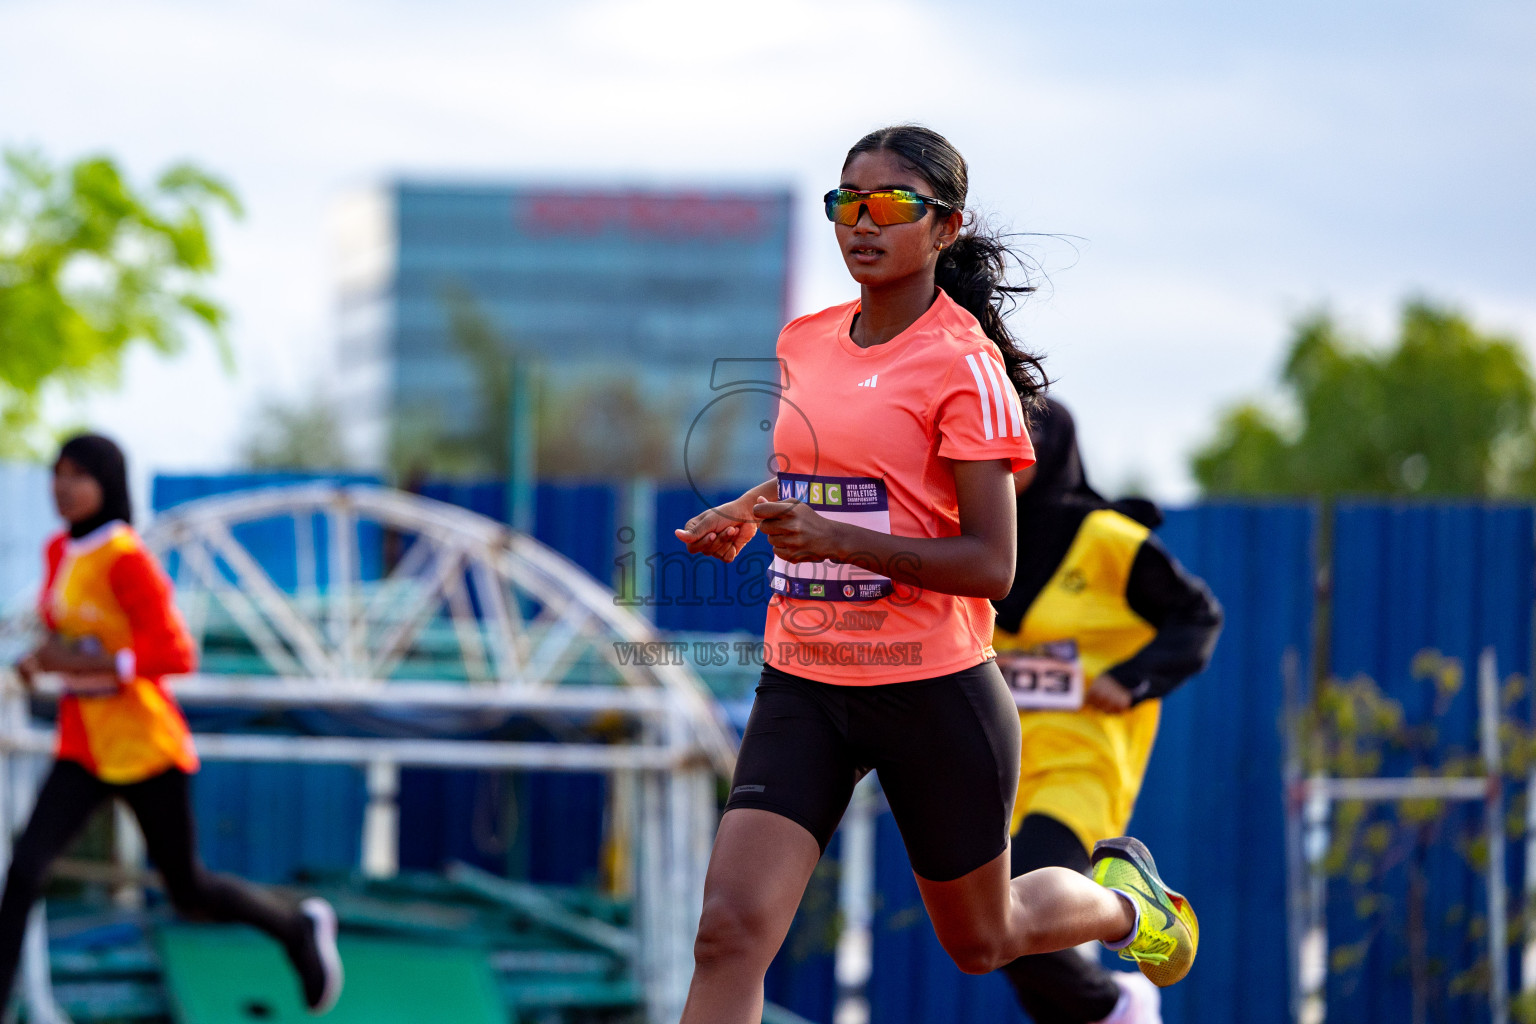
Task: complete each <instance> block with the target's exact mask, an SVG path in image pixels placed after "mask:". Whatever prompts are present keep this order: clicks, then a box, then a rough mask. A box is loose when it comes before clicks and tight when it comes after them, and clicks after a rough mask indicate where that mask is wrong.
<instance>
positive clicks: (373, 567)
mask: <svg viewBox="0 0 1536 1024" xmlns="http://www.w3.org/2000/svg"><path fill="white" fill-rule="evenodd" d="M329 480H336V481H340V482H343V483H365V484H366V483H378V482H379V481H378V478H377V477H372V476H367V475H362V474H334V473H321V474H312V473H231V474H223V475H207V476H205V475H163V474H162V475H157V476H156V477H155V478H154V482H153V484H152V486H151V490H150V503H151V505H152V507H153V508H154V511H156V512H163V511H165V510H166V509H169V508H174V507H175V506H177V505H182V504H185V503H186V502H189V501H194V500H196V499H198V498H206V497H211V496H213V495H217V494H229V493H233V492H236V491H249V490H257V489H261V488H266V487H282V486H286V485H290V484H298V483H312V482H315V481H329ZM294 528H295V525H294V523H293V521H292V520H269V521H264V522H257V523H251V524H247V525H245V526H241V527H237V528H236V530H235V536H236V538H237V539H238V540H239V541H240V543H242V544H243V545H245V546H246V547H247V549H249V550H250V551H251V553H252V554H253V555H254V556H255V557H256V559H257V561H258V562H259V563H260V564H261V566H262V567H263V568H264V569H265V570H266V571H267V574H268V575H270V576H271V577H272V579H273V582H274V583H276V584H277V585H278V586H279V587H282V588H284V589H287V590H292V589H293V588H294V587H295V586H296V585H297V580H298V570H297V560H296V557H295V540H294ZM314 533H315V542H316V550H315V556H316V563H317V574H318V575H319V577H320V578H319V579H318V580H317V581H316V582H317V584H318V585H320V586H324V584H325V579H324V574H325V566H326V564H327V563H326V541H327V538H326V531H325V530H324V529H319V530H315V531H314ZM359 540H360V544H359V551H360V554H361V560H360V562H361V568H362V570H363V572H364V573H365V574H377V572H378V567H379V565H380V558H379V544H378V531H377V530H373V529H366V532H364V533H361V534H360V536H359ZM168 568H174V567H173V566H172V567H168ZM194 794H195V798H196V801H197V808H198V814H197V841H198V847H199V849H200V851H201V852H202V855H203V859H204V860H205V861H206V862H207V863H208V865H209V866H210V867H211V868H213V869H214V870H216V871H232V872H234V873H236V874H239V875H243V876H245V877H247V878H254V879H257V880H260V881H272V882H281V881H288V880H290V879H291V878H293V877H294V875H295V874H296V873H297V872H300V871H302V870H306V869H308V870H339V871H346V870H350V869H352V868H354V867H356V866H357V864H358V863H359V856H360V853H361V846H362V840H361V836H362V820H363V807H364V805H365V804H366V803H367V791H366V786H365V783H364V780H363V774H362V772H361V771H360V770H358V769H355V768H351V767H348V766H345V765H274V764H239V763H230V762H219V763H213V764H208V765H206V766H205V767H204V768H203V770H202V771H201V772H199V773H198V777H197V781H196V784H195V789H194Z"/></svg>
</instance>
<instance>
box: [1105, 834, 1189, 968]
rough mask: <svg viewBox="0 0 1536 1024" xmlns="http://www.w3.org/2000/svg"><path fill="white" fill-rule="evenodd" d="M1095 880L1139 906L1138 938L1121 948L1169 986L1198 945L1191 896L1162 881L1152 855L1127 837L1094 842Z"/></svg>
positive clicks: (1126, 958)
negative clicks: (1190, 903) (1186, 896)
mask: <svg viewBox="0 0 1536 1024" xmlns="http://www.w3.org/2000/svg"><path fill="white" fill-rule="evenodd" d="M1093 880H1094V881H1095V882H1098V883H1099V884H1100V885H1102V886H1105V887H1107V888H1110V889H1114V890H1116V891H1118V892H1122V893H1124V894H1125V895H1126V896H1128V897H1129V898H1130V899H1132V900H1133V901H1135V903H1136V906H1137V908H1138V909H1139V910H1140V914H1139V915H1138V918H1139V923H1138V925H1137V928H1136V938H1135V939H1134V940H1133V941H1132V942H1131V944H1130V945H1129V946H1126V947H1125V948H1124V949H1122V950H1120V951H1119V952H1120V957H1121V959H1124V960H1134V961H1135V962H1136V966H1137V967H1139V968H1141V973H1142V974H1145V975H1146V976H1147V977H1148V978H1149V979H1150V980H1151V981H1152V983H1153V984H1154V985H1157V986H1158V987H1159V988H1167V987H1168V986H1169V985H1172V984H1173V983H1174V982H1176V981H1178V980H1179V979H1181V978H1183V977H1184V975H1186V974H1188V973H1189V969H1190V967H1191V966H1193V964H1194V962H1195V950H1196V949H1197V948H1198V947H1199V945H1200V922H1199V920H1198V919H1197V918H1196V917H1195V910H1194V908H1193V907H1191V906H1190V905H1189V900H1187V899H1185V898H1184V897H1183V896H1181V895H1179V894H1178V893H1176V892H1174V891H1173V890H1172V889H1170V888H1168V887H1167V886H1166V885H1164V884H1163V880H1162V879H1161V878H1159V877H1158V874H1157V865H1156V864H1154V863H1153V862H1152V854H1151V853H1149V852H1148V851H1147V848H1146V847H1145V846H1143V845H1142V844H1141V841H1140V840H1137V839H1132V838H1131V837H1130V836H1121V837H1120V838H1118V839H1105V840H1102V841H1101V842H1098V843H1095V844H1094V847H1093Z"/></svg>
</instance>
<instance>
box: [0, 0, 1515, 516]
mask: <svg viewBox="0 0 1536 1024" xmlns="http://www.w3.org/2000/svg"><path fill="white" fill-rule="evenodd" d="M1533 43H1536V16H1533V15H1532V14H1531V13H1530V11H1529V9H1528V8H1524V7H1523V6H1522V5H1518V4H1489V5H1479V6H1478V8H1477V9H1476V10H1471V9H1468V8H1465V7H1463V6H1460V5H1455V4H1452V3H1450V2H1449V0H1442V2H1439V3H1427V4H1419V5H1414V6H1413V7H1412V9H1411V10H1409V9H1404V8H1402V7H1401V5H1396V4H1389V3H1386V2H1385V0H1380V2H1366V3H1362V4H1359V5H1333V4H1320V3H1303V4H1299V5H1298V4H1284V5H1282V4H1276V3H1270V4H1262V3H1261V4H1254V5H1242V6H1241V8H1237V7H1233V8H1229V9H1223V10H1219V11H1214V12H1213V10H1212V9H1211V8H1210V7H1209V5H1204V4H1184V3H1171V4H1164V5H1157V6H1156V7H1155V8H1152V7H1147V6H1145V5H1141V4H1133V3H1109V2H1106V3H1097V4H1090V5H1070V6H1068V5H1059V4H1058V5H1052V4H1042V3H1022V4H1020V3H1011V2H1010V3H1003V2H997V3H977V2H972V3H944V4H939V3H920V2H916V0H913V2H908V3H896V4H889V3H878V4H877V3H874V2H871V0H847V2H844V3H831V4H826V3H817V4H813V3H811V2H810V0H787V2H785V3H782V4H775V5H772V6H771V7H764V6H762V5H757V6H749V5H733V4H706V3H704V2H702V0H647V2H642V0H595V2H579V3H568V4H559V5H547V4H544V5H534V4H506V3H489V2H474V0H454V2H444V3H438V4H431V5H427V4H412V3H402V2H370V3H364V2H362V0H329V2H309V3H301V2H297V0H284V2H279V3H268V4H263V5H261V6H259V7H257V6H253V5H233V4H222V5H218V4H196V3H190V2H181V0H144V2H141V3H136V4H133V5H121V4H114V3H109V2H107V0H28V2H17V0H11V2H9V3H7V4H5V5H3V6H0V111H3V114H0V125H3V131H4V136H3V137H0V142H4V143H8V144H14V143H18V142H19V143H27V142H32V143H36V144H38V145H40V146H41V147H43V148H44V149H45V151H47V152H48V153H49V154H50V155H52V156H53V157H55V158H58V159H64V158H68V157H72V156H75V155H77V154H79V153H81V152H84V151H89V150H100V149H104V150H107V151H110V152H113V153H116V154H119V155H120V156H122V157H123V158H124V160H125V161H126V162H127V164H128V165H129V166H130V167H131V168H132V169H133V170H134V171H135V172H137V173H139V174H141V175H148V174H149V173H151V172H153V171H155V170H158V169H159V168H160V167H162V166H164V165H165V164H166V163H169V162H170V161H171V160H173V159H179V158H182V157H186V156H191V157H194V158H196V159H197V160H199V161H200V162H202V163H203V164H205V165H207V166H209V167H211V168H214V169H216V170H218V171H220V172H222V173H225V174H227V175H228V176H229V177H231V178H232V179H233V180H234V181H235V182H236V184H237V186H238V187H239V189H240V191H241V193H242V195H243V196H244V197H245V199H246V201H247V205H248V207H249V209H250V217H249V219H248V220H246V221H245V222H243V223H241V224H239V225H234V226H228V227H225V228H223V229H221V231H220V232H219V241H220V243H221V248H222V250H223V252H224V254H225V267H224V270H223V272H222V274H221V277H220V279H219V281H218V284H217V291H218V292H219V293H220V294H222V295H223V296H224V297H225V298H226V299H227V300H228V301H229V303H230V304H231V306H232V307H233V309H234V311H235V314H236V324H235V340H236V346H237V350H238V354H239V360H240V373H239V376H238V377H237V378H236V379H234V380H229V379H227V378H224V377H222V376H221V375H220V374H219V372H218V371H217V368H216V364H215V363H214V361H213V360H212V359H211V357H210V356H209V355H208V353H207V352H206V351H200V352H198V353H196V354H194V355H193V356H190V357H187V358H185V359H184V360H182V361H181V362H179V363H176V364H166V363H161V362H158V361H155V360H153V359H149V358H147V357H139V358H136V359H135V360H134V361H133V362H132V363H131V364H130V370H129V373H128V375H127V385H126V390H125V391H124V393H123V394H121V395H119V396H115V397H113V398H110V399H102V400H98V401H94V402H92V403H90V406H89V409H90V412H91V413H92V414H93V415H94V416H97V417H99V418H100V422H101V423H102V424H103V425H104V426H106V427H108V428H109V429H113V430H115V431H117V432H119V433H121V434H122V435H123V436H124V437H125V439H126V440H127V441H128V443H129V444H130V446H131V447H132V448H133V449H134V451H135V452H136V453H137V455H138V458H139V461H140V462H141V463H144V464H148V465H155V466H162V467H168V468H184V467H189V466H198V467H216V466H218V465H220V464H221V463H223V462H224V461H225V460H227V458H228V457H229V456H230V454H231V452H232V450H233V447H232V446H233V444H234V443H235V440H236V439H237V438H238V437H239V436H240V434H241V432H242V429H243V425H244V423H245V422H246V420H247V419H248V417H249V415H250V412H251V410H252V409H253V407H254V405H255V403H256V401H257V400H258V398H260V397H261V396H263V395H264V394H268V393H273V392H276V393H282V394H289V395H301V394H304V393H306V392H307V391H308V389H309V388H310V386H311V385H312V383H313V382H314V381H315V380H317V379H320V380H323V379H324V378H325V376H326V375H327V374H328V373H329V372H331V370H330V359H329V348H330V344H329V342H330V336H331V331H332V322H331V290H330V280H331V276H330V275H331V272H330V257H329V253H328V251H327V238H326V233H325V227H324V225H325V222H326V213H327V209H328V206H329V204H330V203H331V201H332V200H333V199H334V197H335V196H337V195H338V194H339V193H340V192H341V191H342V190H343V189H344V188H346V187H348V186H350V185H355V184H358V183H362V182H368V181H374V180H379V179H381V178H385V177H389V176H393V175H396V174H402V173H405V174H413V175H423V176H424V175H442V174H448V175H456V176H465V175H468V176H478V177H493V176H494V177H509V178H522V179H538V180H553V179H556V178H565V177H568V176H569V177H576V178H579V179H582V180H586V181H594V182H601V181H623V182H628V183H634V182H666V183H679V182H687V183H692V184H699V183H709V182H712V181H726V182H733V183H742V182H755V183H763V182H770V183H788V184H790V185H792V186H793V187H794V188H795V189H797V191H798V194H799V196H800V198H801V200H802V206H801V209H800V212H799V219H798V220H797V223H796V243H797V246H798V275H797V280H796V283H795V289H794V294H795V301H794V305H795V307H796V309H797V310H801V311H803V310H806V309H810V308H817V307H820V306H823V305H827V304H829V303H832V302H836V301H841V300H842V299H844V298H846V297H847V296H848V295H849V294H850V293H851V287H850V284H849V282H848V281H847V279H846V275H845V274H844V272H843V270H842V267H841V263H840V260H839V259H838V257H837V254H836V251H835V249H834V248H833V247H832V245H831V243H830V239H829V238H828V236H827V233H826V227H825V222H824V221H822V220H820V216H819V212H818V211H817V210H816V208H815V205H814V201H813V197H814V196H816V195H819V194H820V192H821V191H822V190H824V189H825V188H827V187H828V185H829V183H830V182H831V180H832V179H833V178H834V177H835V175H836V170H837V165H838V163H839V162H840V159H841V156H842V153H843V152H844V150H845V149H846V148H847V146H848V145H849V144H850V143H851V142H852V141H853V140H854V139H855V138H857V137H858V136H859V135H860V134H862V133H863V132H864V131H866V130H868V129H869V128H872V127H874V126H876V125H878V124H880V123H884V122H889V121H895V120H909V119H916V120H922V121H925V122H927V123H930V124H932V125H933V126H935V127H936V128H938V129H939V130H941V131H944V132H945V133H946V134H948V135H950V137H951V138H952V139H953V140H954V141H955V142H956V143H957V145H958V146H959V147H960V148H961V150H962V151H963V152H965V153H966V154H967V156H968V158H969V159H970V161H971V165H972V183H973V199H974V201H975V202H977V203H978V204H980V205H981V206H983V207H984V208H985V209H986V210H988V211H990V212H992V213H994V214H995V215H996V216H997V219H998V221H999V222H1000V223H1003V224H1011V225H1012V226H1014V227H1016V228H1019V229H1024V230H1039V231H1055V232H1064V233H1068V234H1072V235H1077V236H1082V238H1083V239H1084V242H1083V243H1082V251H1081V256H1080V258H1078V259H1077V260H1076V262H1075V263H1073V262H1072V259H1071V256H1070V254H1069V253H1068V251H1067V250H1066V249H1064V248H1060V247H1058V246H1056V245H1055V244H1053V243H1044V244H1046V247H1047V256H1048V263H1050V264H1051V266H1052V277H1051V280H1052V288H1051V289H1050V290H1049V291H1048V292H1047V293H1045V294H1042V295H1041V296H1040V297H1039V298H1037V299H1035V300H1032V301H1031V303H1030V304H1029V305H1028V307H1026V311H1025V312H1024V313H1023V314H1021V318H1020V321H1019V323H1020V326H1021V329H1022V330H1024V332H1025V333H1026V334H1027V336H1028V337H1029V338H1030V339H1031V341H1032V342H1033V343H1035V344H1037V345H1039V346H1040V347H1043V348H1045V349H1046V350H1047V351H1049V352H1050V353H1051V354H1052V366H1053V368H1054V369H1055V371H1056V372H1058V373H1059V374H1060V375H1061V376H1062V377H1063V394H1067V395H1068V396H1069V397H1070V398H1072V400H1073V401H1074V402H1075V403H1076V405H1077V407H1078V411H1079V414H1080V417H1079V418H1080V420H1081V421H1082V427H1083V436H1084V439H1085V443H1086V444H1087V445H1088V448H1089V451H1088V457H1089V460H1090V463H1091V465H1092V468H1093V470H1094V473H1095V475H1096V476H1097V477H1098V478H1099V479H1100V480H1103V481H1106V482H1107V483H1114V482H1116V481H1119V480H1122V479H1125V478H1127V477H1130V476H1132V475H1135V476H1139V477H1141V478H1143V479H1148V480H1150V481H1151V482H1152V483H1153V484H1154V486H1156V487H1157V488H1158V489H1159V490H1160V491H1162V492H1164V493H1171V494H1180V493H1187V492H1188V478H1187V476H1186V474H1185V472H1184V469H1183V466H1184V457H1185V454H1186V453H1187V451H1188V450H1189V448H1190V447H1191V446H1192V445H1193V443H1194V442H1195V441H1196V440H1197V439H1198V438H1199V437H1200V436H1201V435H1202V434H1203V432H1204V430H1205V429H1207V427H1208V425H1209V424H1210V422H1211V420H1212V417H1213V415H1214V411H1215V410H1216V409H1217V408H1218V407H1219V406H1221V405H1223V404H1225V403H1226V402H1227V401H1229V400H1231V399H1235V398H1238V397H1241V396H1242V395H1244V394H1247V393H1249V392H1252V391H1253V390H1254V389H1256V388H1262V387H1263V386H1264V384H1265V382H1266V381H1267V380H1269V379H1270V376H1271V374H1272V370H1273V368H1274V365H1275V362H1276V360H1277V358H1278V355H1279V351H1280V347H1281V345H1282V344H1283V341H1284V338H1285V334H1286V327H1287V322H1288V319H1289V318H1290V317H1291V316H1292V315H1293V314H1294V313H1295V312H1296V311H1298V310H1299V309H1303V308H1307V307H1309V306H1311V305H1314V304H1316V303H1318V302H1329V303H1332V304H1333V305H1334V306H1335V307H1336V308H1339V309H1341V310H1343V311H1345V312H1346V313H1347V314H1348V315H1350V316H1352V317H1356V318H1359V319H1360V320H1361V322H1366V323H1370V324H1373V325H1374V324H1381V325H1386V326H1385V328H1384V329H1386V328H1389V327H1390V325H1391V323H1392V322H1393V320H1394V319H1395V307H1396V304H1397V302H1398V301H1399V299H1400V298H1401V297H1402V296H1403V295H1405V294H1408V293H1411V292H1415V291H1419V290H1423V291H1426V292H1427V293H1429V294H1432V295H1435V296H1437V297H1443V298H1446V299H1449V300H1452V301H1455V302H1458V303H1460V304H1462V305H1463V306H1464V307H1465V308H1467V309H1468V310H1469V312H1471V313H1472V314H1473V316H1474V317H1475V318H1476V319H1478V320H1479V321H1480V322H1482V321H1484V320H1486V321H1487V322H1489V323H1490V325H1494V326H1507V327H1509V328H1511V329H1514V330H1516V331H1519V332H1520V333H1522V334H1523V336H1524V337H1525V339H1526V340H1527V341H1528V342H1530V343H1532V344H1533V345H1536V312H1533V311H1536V282H1533V281H1532V279H1531V278H1530V274H1529V270H1528V266H1527V264H1528V263H1529V258H1528V257H1529V240H1530V238H1531V237H1532V236H1533V232H1536V193H1532V192H1531V190H1530V188H1529V184H1528V183H1529V181H1530V180H1531V178H1532V174H1533V172H1536V130H1533V129H1536V123H1533V122H1536V78H1533V77H1532V76H1531V75H1530V74H1529V61H1528V54H1529V53H1530V52H1531V50H1532V44H1533ZM188 420H190V421H192V422H195V423H196V424H197V427H196V429H195V430H190V431H189V430H188V429H186V426H185V423H186V421H188Z"/></svg>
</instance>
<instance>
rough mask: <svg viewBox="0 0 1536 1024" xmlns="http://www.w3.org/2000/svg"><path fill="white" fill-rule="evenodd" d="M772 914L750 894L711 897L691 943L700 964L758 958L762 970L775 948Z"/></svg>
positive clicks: (744, 960)
mask: <svg viewBox="0 0 1536 1024" xmlns="http://www.w3.org/2000/svg"><path fill="white" fill-rule="evenodd" d="M771 917H772V915H771V914H770V913H769V910H768V908H767V907H765V906H763V905H762V904H761V903H760V902H759V901H757V900H755V899H753V898H752V897H750V896H737V895H731V896H718V895H717V896H710V897H707V898H706V899H705V901H704V913H703V915H702V916H701V917H700V918H699V934H698V938H697V939H695V940H694V943H693V959H694V963H695V964H697V965H698V966H699V967H709V966H719V965H722V964H731V963H750V962H754V961H759V960H760V961H761V962H762V966H763V968H764V969H766V968H767V965H768V963H769V962H771V961H772V960H773V954H774V953H775V952H776V951H777V950H776V947H775V946H774V944H773V942H772V935H771V932H772V930H773V924H772V921H771Z"/></svg>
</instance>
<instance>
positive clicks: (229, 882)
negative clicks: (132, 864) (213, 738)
mask: <svg viewBox="0 0 1536 1024" xmlns="http://www.w3.org/2000/svg"><path fill="white" fill-rule="evenodd" d="M112 797H119V798H121V799H122V800H123V801H125V802H126V803H127V804H128V806H129V808H131V809H132V811H133V814H134V817H136V818H137V819H138V821H139V827H140V828H141V829H142V830H143V832H144V841H145V845H146V846H147V847H148V851H149V859H150V860H151V861H152V862H153V863H154V865H155V867H157V868H159V869H160V875H161V877H163V878H164V879H165V888H166V892H167V893H168V894H169V896H170V898H171V902H172V903H173V904H175V906H176V909H177V910H178V911H180V912H181V913H183V914H186V915H188V916H190V917H194V918H198V919H204V920H212V921H239V922H243V923H245V924H251V925H255V926H256V927H257V928H260V929H261V930H262V931H264V932H266V933H267V934H268V935H271V936H272V937H273V938H275V939H277V940H278V941H279V942H281V943H282V944H283V945H284V946H285V947H286V946H291V945H292V944H293V943H295V942H297V941H299V939H300V936H301V935H302V934H303V928H304V923H303V916H302V915H301V914H300V913H299V911H298V909H297V908H296V907H293V906H290V905H289V904H287V903H286V902H284V901H282V900H279V899H277V898H276V897H274V896H272V895H271V894H270V893H267V892H266V891H264V890H262V889H259V888H257V887H256V886H253V885H251V884H249V883H248V882H243V881H241V880H240V879H238V878H233V877H231V876H229V875H216V874H213V873H212V872H210V871H208V870H207V869H206V868H204V867H203V865H202V862H201V861H199V860H198V857H197V842H196V833H195V832H194V830H193V822H192V800H191V792H190V787H189V778H188V776H187V774H186V773H185V772H182V771H179V770H177V769H174V768H173V769H171V770H170V771H167V772H165V773H163V774H160V775H156V776H154V777H153V778H149V779H145V780H144V781H143V782H134V783H130V784H128V785H124V786H118V785H112V784H111V783H107V782H103V781H102V780H100V779H98V778H97V777H96V776H94V775H92V774H91V773H90V772H89V771H87V770H86V769H85V768H84V767H82V766H81V765H79V764H76V763H75V762H73V761H57V762H55V763H54V766H53V771H52V772H50V773H49V775H48V781H47V782H45V783H44V784H43V788H42V790H41V791H40V792H39V793H38V795H37V804H36V806H35V807H34V808H33V810H32V818H31V820H30V821H28V822H27V827H26V830H25V831H24V832H22V834H21V838H19V839H18V840H17V841H16V848H15V850H14V852H13V853H12V856H11V866H10V870H9V871H8V872H7V873H6V878H5V895H4V897H3V898H0V1007H3V1006H4V1005H5V1002H6V1000H7V999H8V998H9V996H10V992H11V986H12V984H13V982H14V979H15V977H16V965H17V961H18V960H19V959H20V956H21V942H22V938H23V936H24V934H25V932H26V927H27V915H28V914H29V913H30V912H31V910H32V905H33V904H34V903H35V902H37V898H38V896H39V894H41V892H42V890H43V885H44V884H45V883H46V882H47V880H48V875H49V871H50V869H51V867H52V865H53V862H54V860H56V859H57V858H58V857H59V855H60V854H62V853H63V852H64V850H65V849H66V848H67V847H68V846H69V843H70V841H71V840H72V839H74V837H75V835H76V834H77V833H78V832H79V831H80V830H81V828H83V827H84V826H85V823H86V821H87V820H88V819H89V818H90V816H91V813H92V812H93V811H95V810H96V808H97V807H99V806H101V805H102V804H103V803H105V802H106V801H107V800H109V799H111V798H112Z"/></svg>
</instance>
